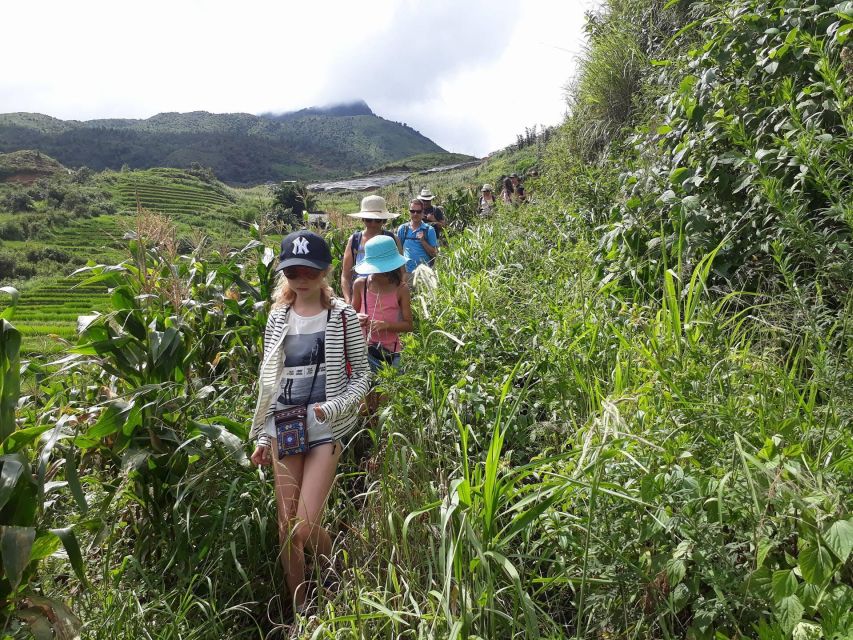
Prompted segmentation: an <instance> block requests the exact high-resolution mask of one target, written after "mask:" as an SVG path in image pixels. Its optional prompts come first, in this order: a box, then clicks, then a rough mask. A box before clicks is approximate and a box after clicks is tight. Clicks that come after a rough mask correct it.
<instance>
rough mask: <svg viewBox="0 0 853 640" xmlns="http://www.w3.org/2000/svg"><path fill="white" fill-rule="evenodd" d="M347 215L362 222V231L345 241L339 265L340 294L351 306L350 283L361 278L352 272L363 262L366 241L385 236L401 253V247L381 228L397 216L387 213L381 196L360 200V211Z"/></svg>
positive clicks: (393, 236) (388, 232)
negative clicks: (345, 245)
mask: <svg viewBox="0 0 853 640" xmlns="http://www.w3.org/2000/svg"><path fill="white" fill-rule="evenodd" d="M348 215H349V216H350V217H352V218H361V219H362V220H364V231H356V232H355V233H353V234H352V235H351V236H350V237H349V240H347V247H346V249H344V255H343V261H342V264H341V293H342V294H343V296H344V300H345V301H346V302H347V304H352V283H353V281H354V280H356V279H357V278H360V277H362V276H359V275H358V274H357V273H356V272H355V271H354V270H353V267H355V266H356V265H358V264H360V263H361V261H362V260H364V246H365V244H367V241H368V240H370V239H371V238H375V237H376V236H378V235H385V236H390V237H392V238H394V239H395V242H396V243H397V247H398V249H399V250H400V251H401V252H402V246H401V245H400V241H399V240H397V239H396V236H395V235H394V234H393V233H392V232H391V231H387V230H385V229H384V228H383V227H384V224H385V221H386V220H393V219H394V218H396V217H397V215H398V214H396V213H391V212H389V211H388V208H387V207H386V206H385V198H383V197H382V196H366V197H364V198H362V199H361V211H359V212H357V213H350V214H348Z"/></svg>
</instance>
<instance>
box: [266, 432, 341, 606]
mask: <svg viewBox="0 0 853 640" xmlns="http://www.w3.org/2000/svg"><path fill="white" fill-rule="evenodd" d="M340 456H341V446H340V445H339V444H334V445H333V444H331V443H329V444H322V445H319V446H317V447H314V448H313V449H311V450H310V451H309V452H308V453H306V454H304V455H295V456H285V457H284V458H283V459H282V460H281V461H279V462H276V463H274V464H275V469H276V471H275V481H276V501H277V505H278V532H279V540H280V541H281V545H282V553H281V564H282V567H283V568H284V574H285V581H286V582H287V588H288V591H289V592H290V594H291V596H292V597H293V603H294V605H295V606H296V607H301V606H302V605H303V604H304V603H305V598H306V595H307V594H306V592H305V587H304V586H302V588H299V587H300V585H304V583H305V548H306V547H308V548H309V549H310V550H312V551H313V552H314V554H315V555H317V556H325V557H326V558H327V559H328V558H330V557H331V554H332V540H331V538H330V537H329V534H328V532H327V531H326V530H325V529H324V528H323V527H322V526H321V523H322V521H323V510H324V509H325V506H326V500H327V498H328V497H329V492H330V491H331V488H332V484H333V483H334V481H335V470H336V469H337V464H338V458H340Z"/></svg>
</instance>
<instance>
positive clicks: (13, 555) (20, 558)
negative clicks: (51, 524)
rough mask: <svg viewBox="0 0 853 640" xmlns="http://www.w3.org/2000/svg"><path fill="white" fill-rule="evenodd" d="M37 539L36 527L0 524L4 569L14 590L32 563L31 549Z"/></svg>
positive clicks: (0, 547) (0, 542)
mask: <svg viewBox="0 0 853 640" xmlns="http://www.w3.org/2000/svg"><path fill="white" fill-rule="evenodd" d="M35 539H36V530H35V527H12V526H0V552H2V554H3V571H4V572H5V573H6V579H7V580H8V581H9V584H10V585H12V589H13V590H15V589H17V588H18V585H19V584H20V583H21V575H22V574H23V573H24V569H26V568H27V565H28V564H29V563H30V549H31V548H32V546H33V541H34V540H35Z"/></svg>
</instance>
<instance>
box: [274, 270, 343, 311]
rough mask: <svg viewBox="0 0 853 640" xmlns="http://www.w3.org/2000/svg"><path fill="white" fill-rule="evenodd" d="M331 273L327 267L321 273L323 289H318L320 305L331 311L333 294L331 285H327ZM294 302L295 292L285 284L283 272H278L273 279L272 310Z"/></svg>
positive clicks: (285, 279)
mask: <svg viewBox="0 0 853 640" xmlns="http://www.w3.org/2000/svg"><path fill="white" fill-rule="evenodd" d="M331 271H332V268H331V267H329V268H328V269H326V270H325V271H324V272H323V275H321V276H320V277H321V278H322V279H323V287H322V288H321V289H320V304H322V305H323V308H324V309H332V308H333V307H334V305H333V304H332V298H333V297H334V295H335V294H334V292H333V291H332V287H331V285H329V280H328V277H329V273H330V272H331ZM295 300H296V292H295V291H294V290H293V289H291V288H290V286H289V285H288V284H287V278H285V277H284V272H282V271H279V272H278V274H277V275H276V277H275V287H274V288H273V291H272V308H273V309H275V308H277V307H286V306H290V305H292V304H293V302H294V301H295Z"/></svg>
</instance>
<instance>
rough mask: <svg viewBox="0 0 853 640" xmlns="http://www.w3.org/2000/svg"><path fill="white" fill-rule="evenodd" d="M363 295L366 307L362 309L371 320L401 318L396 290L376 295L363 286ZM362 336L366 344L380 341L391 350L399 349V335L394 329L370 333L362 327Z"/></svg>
mask: <svg viewBox="0 0 853 640" xmlns="http://www.w3.org/2000/svg"><path fill="white" fill-rule="evenodd" d="M364 292H365V297H366V298H367V305H366V306H367V309H365V310H364V313H366V314H367V315H368V316H370V318H371V319H372V320H384V321H385V322H399V321H400V320H402V319H403V314H402V312H401V311H400V301H399V300H397V292H396V291H391V292H390V293H383V294H381V295H377V294H375V293H373V292H372V291H370V290H369V289H368V288H367V287H366V286H365V287H364ZM364 337H365V338H366V339H367V343H368V344H376V343H377V342H378V343H380V344H381V345H382V346H383V347H385V348H386V349H390V350H391V351H393V352H395V353H396V352H397V351H400V337H399V334H398V333H397V332H396V331H387V330H382V331H372V332H371V333H370V335H368V333H367V329H366V328H365V329H364Z"/></svg>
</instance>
